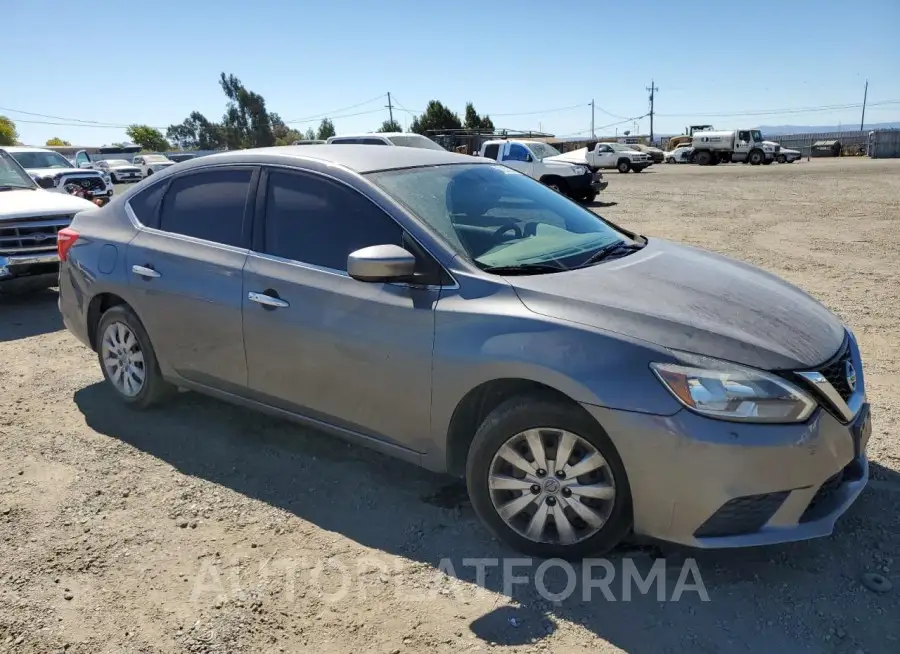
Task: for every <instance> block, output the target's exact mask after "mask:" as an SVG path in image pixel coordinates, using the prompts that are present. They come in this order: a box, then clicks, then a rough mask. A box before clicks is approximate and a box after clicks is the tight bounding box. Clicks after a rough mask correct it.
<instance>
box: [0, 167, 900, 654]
mask: <svg viewBox="0 0 900 654" xmlns="http://www.w3.org/2000/svg"><path fill="white" fill-rule="evenodd" d="M607 177H608V178H609V180H610V187H609V188H608V189H607V190H606V191H605V192H604V193H603V194H602V196H601V198H600V199H601V200H602V202H598V206H597V209H596V210H597V211H598V212H600V213H602V214H603V215H606V216H608V217H610V218H612V219H613V220H615V221H619V222H621V223H622V224H623V225H626V226H628V227H631V228H634V229H636V230H638V231H639V232H641V233H643V234H646V235H649V236H651V237H653V236H658V237H665V238H670V239H677V240H681V241H687V242H690V243H693V244H697V245H700V246H703V247H707V248H710V249H713V250H717V251H719V252H722V253H725V254H728V255H731V256H734V257H738V258H741V259H744V260H746V261H749V262H751V263H754V264H757V265H760V266H762V267H764V268H767V269H768V270H770V271H772V272H774V273H777V274H778V275H781V276H783V277H785V278H787V279H789V280H790V281H792V282H795V283H797V284H798V285H800V286H801V287H803V288H805V289H806V290H808V291H810V292H811V293H812V294H814V295H815V296H817V297H818V298H820V299H821V300H822V301H823V302H824V303H825V304H826V305H828V306H829V307H830V308H831V309H833V310H834V311H836V312H837V313H838V314H839V315H840V316H841V317H842V318H843V319H844V320H845V321H846V322H847V323H848V324H849V325H850V326H851V327H852V328H853V329H854V330H855V332H856V334H857V336H858V338H859V341H860V345H861V348H862V352H863V357H864V361H865V362H866V369H865V373H866V380H867V386H868V389H869V395H870V400H871V402H872V405H873V410H874V417H875V429H874V432H873V437H872V441H871V444H870V447H869V452H870V458H871V460H872V481H871V483H870V485H869V487H868V488H867V489H866V490H865V491H864V493H863V494H862V495H861V497H860V498H859V500H858V502H857V503H856V504H855V505H854V506H853V507H852V508H851V509H850V511H849V512H848V513H847V514H846V515H845V516H844V517H843V518H842V520H841V521H840V522H839V523H838V528H837V530H836V532H835V534H834V535H833V536H832V537H830V538H825V539H821V540H817V541H813V542H808V543H801V544H793V545H787V546H778V547H768V548H762V549H756V550H732V551H721V552H694V551H688V550H678V549H674V548H665V549H662V550H660V549H656V548H648V547H642V548H634V547H631V548H623V549H622V550H621V551H619V552H616V553H614V554H613V555H611V556H609V557H608V563H609V565H610V567H611V568H612V569H613V571H614V573H616V574H617V576H616V578H615V581H614V582H613V583H612V584H611V590H612V597H613V599H614V600H615V601H610V599H609V598H607V597H606V596H605V595H604V593H602V592H600V591H598V590H596V589H593V590H592V588H591V587H590V584H584V583H583V581H582V574H583V573H584V571H585V570H584V568H585V566H581V565H579V566H576V567H575V568H574V571H575V575H576V577H575V592H574V593H572V594H570V595H568V596H567V597H565V593H563V592H561V590H560V589H562V588H563V587H564V586H565V585H566V583H567V581H568V579H567V577H566V573H565V570H564V569H563V568H561V567H559V566H555V567H552V568H550V569H549V571H547V572H546V575H544V574H543V569H542V568H539V566H538V564H539V562H538V561H534V562H531V564H530V565H527V562H523V561H516V559H515V557H516V556H517V555H516V554H515V553H514V552H512V551H509V550H508V549H506V548H504V547H502V546H500V545H499V544H497V543H496V542H494V541H493V540H492V539H491V538H490V537H489V536H488V535H487V533H486V531H485V530H484V529H482V528H481V526H480V525H479V523H478V522H477V520H476V519H475V517H474V515H473V513H472V510H471V508H470V507H469V506H468V504H467V503H466V501H465V499H464V492H463V491H462V489H461V487H460V485H459V484H458V483H457V482H454V481H453V480H449V479H447V478H443V477H438V476H435V475H432V474H430V473H427V472H424V471H420V470H418V469H416V468H414V467H412V466H409V465H406V464H403V463H399V462H396V461H393V460H389V459H387V458H385V457H382V456H380V455H376V454H373V453H371V452H368V451H364V450H359V449H355V448H351V447H349V446H347V445H344V444H342V443H341V442H339V441H336V440H334V439H332V438H330V437H328V436H324V435H322V434H318V433H315V432H311V431H308V430H304V429H303V428H300V427H297V426H295V425H292V424H287V423H284V422H280V421H277V420H274V419H269V418H266V417H261V416H259V415H256V414H254V413H250V412H248V411H245V410H242V409H237V408H233V407H230V406H227V405H224V404H221V403H219V402H216V401H213V400H209V399H206V398H203V397H199V396H197V395H194V394H189V393H184V394H181V395H180V396H179V397H178V398H177V399H176V400H175V401H174V402H173V403H172V404H171V405H170V406H168V407H166V408H165V409H162V410H158V411H154V412H151V413H146V414H141V413H134V412H131V411H129V410H126V409H124V408H122V407H121V406H120V405H119V404H117V403H116V401H115V400H114V398H113V397H112V395H111V393H110V392H108V391H107V389H106V388H105V387H104V386H103V385H102V384H101V374H100V371H99V368H98V365H97V362H96V360H95V357H94V355H93V354H92V353H91V352H89V351H87V350H86V349H85V348H84V347H82V346H81V345H80V344H79V343H78V342H77V341H76V340H75V339H74V338H73V337H72V336H70V335H69V334H68V333H67V332H66V331H65V330H64V329H63V326H62V324H61V322H60V318H59V315H58V313H57V308H56V295H55V292H53V291H48V292H45V293H40V294H37V295H34V296H31V297H28V298H21V299H17V300H8V299H7V300H0V398H2V405H0V407H2V408H0V652H17V653H18V652H41V653H44V652H54V651H59V652H63V651H64V652H67V653H78V654H99V653H110V654H112V653H117V654H118V653H122V652H147V653H150V652H316V653H323V654H327V653H331V652H376V653H385V654H387V653H395V652H396V653H407V652H410V653H412V652H476V651H482V652H486V651H498V652H546V651H552V652H566V653H569V652H571V653H573V654H578V653H584V654H587V653H588V652H594V653H595V652H601V653H607V652H620V651H624V652H630V653H634V654H657V653H660V652H673V653H680V652H684V653H688V652H690V653H698V652H708V653H721V652H828V653H832V652H833V653H843V652H848V653H855V652H865V653H867V654H871V653H880V652H884V653H894V654H896V653H897V652H900V573H898V571H900V512H898V506H900V444H898V435H900V347H898V344H900V244H898V243H900V239H898V229H900V161H871V160H867V159H866V160H861V159H852V160H847V159H845V160H828V161H814V162H805V161H804V162H800V163H796V164H792V165H774V166H768V167H751V166H743V165H727V166H718V167H714V168H698V167H695V166H667V165H657V166H654V167H652V168H651V169H649V170H648V171H645V172H644V173H642V174H640V175H638V174H628V175H620V174H618V173H616V172H611V173H609V174H608V175H607ZM658 556H665V557H666V558H665V564H666V571H665V575H664V576H662V577H661V579H662V580H663V581H665V582H667V585H666V587H665V590H664V592H663V593H662V599H663V600H664V601H660V598H659V596H658V595H657V592H659V590H660V589H659V587H658V586H657V587H655V588H654V589H653V591H652V592H651V593H649V594H646V595H644V594H640V593H639V592H637V591H636V590H635V591H633V592H632V595H631V599H630V601H624V592H625V591H624V590H623V588H622V587H621V586H620V581H619V578H620V577H621V578H623V579H624V578H626V577H625V576H624V575H625V572H624V571H625V570H626V569H627V567H628V566H629V565H633V566H634V569H636V570H638V572H639V573H641V574H642V575H646V574H647V573H648V572H649V570H650V566H651V564H654V559H655V558H656V557H658ZM485 558H487V559H495V561H494V562H483V564H484V565H486V566H487V567H486V568H481V570H482V571H484V570H486V573H485V574H484V575H483V578H481V577H480V576H479V574H478V570H479V568H477V567H476V566H475V564H474V563H473V562H472V561H470V560H469V559H485ZM691 559H693V560H694V561H695V563H696V569H697V570H698V571H699V574H700V575H701V576H702V585H703V588H704V589H705V591H706V593H707V597H708V600H709V601H703V600H704V598H703V594H702V593H700V592H696V587H695V590H694V591H691V590H685V592H684V593H683V594H682V595H681V597H680V599H679V601H672V600H674V599H678V598H677V597H674V596H675V595H677V593H676V592H675V590H676V588H677V581H678V579H679V574H681V572H680V571H681V570H682V568H681V566H682V564H684V563H685V562H686V561H690V560H691ZM467 561H468V563H467ZM510 562H512V563H510ZM504 564H506V565H507V566H509V567H508V570H509V571H510V572H511V574H512V575H520V576H522V577H524V578H525V580H526V581H525V582H524V583H512V582H511V579H510V578H511V575H509V574H507V575H504V574H503V570H504V567H503V566H504ZM588 572H591V574H593V575H594V577H592V578H596V570H594V571H591V570H588ZM865 573H878V574H880V575H882V576H883V577H884V578H885V579H887V580H889V581H890V582H892V588H891V589H888V590H886V592H877V591H875V590H870V589H869V588H868V587H866V586H865V585H864V584H863V582H862V578H863V575H864V574H865ZM658 581H659V580H658ZM693 581H694V582H696V581H697V578H696V577H694V578H693ZM504 582H506V583H504ZM660 585H661V584H660ZM542 589H546V590H548V591H550V592H553V593H559V594H560V596H561V597H562V599H558V600H557V601H554V600H553V599H552V597H548V593H547V592H544V591H542ZM882 590H884V589H882ZM588 592H590V593H591V599H590V601H585V596H586V595H587V593H588ZM892 616H893V617H892Z"/></svg>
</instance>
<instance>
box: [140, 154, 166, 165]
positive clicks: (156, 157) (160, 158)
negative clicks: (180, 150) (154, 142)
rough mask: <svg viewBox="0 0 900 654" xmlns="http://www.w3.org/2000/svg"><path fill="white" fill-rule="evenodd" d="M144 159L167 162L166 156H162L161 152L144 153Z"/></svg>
mask: <svg viewBox="0 0 900 654" xmlns="http://www.w3.org/2000/svg"><path fill="white" fill-rule="evenodd" d="M144 161H146V162H147V163H169V159H168V157H164V156H162V155H161V154H145V155H144Z"/></svg>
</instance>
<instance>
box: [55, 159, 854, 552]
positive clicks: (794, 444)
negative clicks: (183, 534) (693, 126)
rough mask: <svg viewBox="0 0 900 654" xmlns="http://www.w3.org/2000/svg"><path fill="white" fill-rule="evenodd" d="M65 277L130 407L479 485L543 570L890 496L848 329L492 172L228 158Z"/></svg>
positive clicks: (505, 530)
mask: <svg viewBox="0 0 900 654" xmlns="http://www.w3.org/2000/svg"><path fill="white" fill-rule="evenodd" d="M59 254H60V259H61V261H62V263H61V271H60V280H59V286H60V299H59V305H60V310H61V312H62V315H63V318H64V321H65V324H66V325H67V327H68V328H69V330H71V331H72V332H73V333H74V334H75V335H76V336H77V337H78V338H79V339H81V340H82V341H83V342H84V343H85V344H86V345H87V346H89V347H90V348H92V349H93V350H95V351H96V352H97V355H98V360H99V364H100V368H101V370H102V371H103V375H104V376H105V378H106V380H107V381H108V383H109V388H110V391H111V393H112V394H114V395H115V396H117V397H118V398H119V399H120V400H121V401H123V402H125V403H126V404H128V405H130V406H133V407H136V408H146V407H150V406H152V405H155V404H157V403H159V402H162V401H163V400H164V399H165V398H167V397H168V396H169V395H170V394H171V393H172V392H173V391H174V390H175V389H176V388H179V387H180V388H185V389H191V390H195V391H199V392H202V393H207V394H209V395H212V396H214V397H218V398H221V399H223V400H225V401H228V402H235V403H239V404H242V405H245V406H248V407H252V408H254V409H258V410H261V411H266V412H269V413H273V414H276V415H278V416H283V417H285V418H290V419H294V420H297V421H300V422H303V423H306V424H309V425H313V426H315V427H317V428H320V429H323V430H325V431H327V432H328V433H330V434H332V435H334V436H337V437H342V438H345V439H349V440H351V441H353V442H356V443H361V444H364V445H367V446H370V447H373V448H375V449H377V450H380V451H382V452H385V453H388V454H390V455H393V456H397V457H400V458H402V459H405V460H407V461H411V462H413V463H415V464H418V465H421V466H424V467H426V468H430V469H432V470H435V471H439V472H449V473H451V474H454V475H460V476H464V477H465V479H466V482H467V485H468V490H469V494H470V497H471V501H472V505H473V507H474V509H475V511H476V513H477V514H478V516H479V517H480V518H481V519H482V521H483V522H484V523H485V525H486V526H487V527H488V528H489V529H490V530H491V531H492V532H493V533H494V534H495V535H496V536H498V537H499V538H501V539H502V540H504V541H506V542H507V543H510V544H511V545H513V546H514V547H516V548H518V549H519V550H521V551H522V552H525V553H528V554H530V555H535V556H540V557H556V556H560V557H569V558H572V557H582V556H586V555H589V554H595V553H599V552H603V551H606V550H609V549H610V548H612V547H613V546H615V545H616V544H617V543H619V542H620V541H621V540H622V539H624V538H626V537H627V536H629V534H630V533H632V532H633V533H635V534H638V535H643V536H650V537H654V538H658V539H663V540H668V541H673V542H677V543H683V544H687V545H692V546H696V547H734V546H745V545H762V544H770V543H777V542H783V541H792V540H799V539H805V538H810V537H815V536H824V535H827V534H829V533H831V531H832V529H833V527H834V524H835V521H836V520H837V519H838V517H839V516H840V515H841V514H843V513H844V511H845V510H846V509H847V508H848V507H849V506H850V504H851V503H852V502H853V500H854V499H855V498H856V497H857V495H858V494H859V493H860V491H861V490H862V488H863V486H864V485H865V484H866V480H867V479H868V465H867V461H866V456H865V451H866V444H867V441H868V437H869V433H870V430H871V423H870V420H869V405H868V403H867V402H866V393H865V382H864V380H863V374H862V362H861V360H860V353H859V349H858V348H857V345H856V340H855V339H854V336H853V334H852V333H851V332H850V331H849V330H848V329H847V328H846V327H845V326H844V325H843V324H842V323H841V321H840V320H839V319H838V318H837V317H835V316H834V315H833V314H832V313H830V312H829V311H828V310H827V309H825V308H824V307H823V306H822V305H821V304H819V303H818V302H817V301H816V300H814V299H813V298H811V297H810V296H808V295H807V294H806V293H804V292H803V291H802V290H800V289H798V288H796V287H794V286H792V285H790V284H788V283H786V282H784V281H782V280H780V279H778V278H777V277H775V276H773V275H771V274H769V273H766V272H764V271H762V270H759V269H756V268H754V267H752V266H750V265H748V264H744V263H741V262H739V261H735V260H732V259H729V258H726V257H724V256H721V255H717V254H713V253H711V252H706V251H704V250H701V249H698V248H694V247H689V246H686V245H679V244H676V243H671V242H668V241H665V240H663V239H659V238H647V237H645V236H642V235H640V234H637V233H634V232H633V231H630V230H628V229H626V228H624V227H621V226H618V225H615V224H613V223H611V222H609V221H608V220H605V219H603V218H601V217H599V216H597V215H596V214H594V213H592V212H591V211H588V210H587V209H585V208H583V207H581V206H579V205H578V204H577V203H575V202H572V201H570V200H568V199H567V198H565V197H563V196H561V195H559V194H558V193H555V192H553V191H552V190H550V189H548V188H547V187H545V186H543V185H542V184H540V183H538V182H536V181H534V180H532V179H530V178H529V177H527V176H525V175H522V174H519V173H517V172H515V171H513V170H511V169H509V168H507V167H505V166H500V165H497V164H496V163H495V162H492V161H490V160H487V159H476V158H472V157H467V156H464V155H458V154H453V153H448V152H438V151H432V150H424V149H417V148H373V147H370V146H354V145H348V146H344V147H341V148H335V147H331V146H323V145H308V146H303V147H285V148H268V149H261V150H247V151H237V152H228V153H222V154H215V155H211V156H208V157H204V158H202V159H197V160H195V161H191V162H186V163H183V164H181V165H179V166H177V167H173V168H170V169H167V170H164V171H161V172H160V173H158V174H156V175H153V177H151V178H149V179H147V180H144V181H143V182H141V183H139V184H138V185H137V186H136V187H134V188H132V189H130V190H128V191H126V192H125V193H124V194H123V195H122V196H120V197H117V198H116V199H114V200H113V201H112V203H110V204H109V205H108V206H106V207H104V208H102V209H97V210H92V211H86V212H83V213H80V214H78V215H77V216H76V217H75V220H74V222H73V223H72V225H71V227H70V228H68V229H65V230H63V231H62V232H61V234H60V240H59ZM159 437H160V438H165V434H160V435H159ZM298 492H303V490H302V489H298Z"/></svg>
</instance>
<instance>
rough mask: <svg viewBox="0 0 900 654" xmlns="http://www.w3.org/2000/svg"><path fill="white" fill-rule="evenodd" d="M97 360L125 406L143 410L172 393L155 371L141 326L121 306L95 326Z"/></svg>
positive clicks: (159, 373)
mask: <svg viewBox="0 0 900 654" xmlns="http://www.w3.org/2000/svg"><path fill="white" fill-rule="evenodd" d="M97 356H98V358H99V359H100V369H101V370H102V371H103V377H104V378H105V379H106V381H107V382H108V383H109V385H110V386H111V387H112V389H113V390H114V391H115V393H116V395H117V396H118V397H119V399H120V400H122V401H123V402H124V403H125V404H127V405H129V406H132V407H135V408H138V409H146V408H149V407H151V406H153V405H155V404H158V403H160V402H161V401H162V400H164V399H166V398H167V397H168V396H169V395H171V394H172V393H173V392H174V390H175V389H174V388H173V387H172V386H171V385H170V384H169V383H168V382H166V381H165V380H164V379H163V377H162V373H161V372H160V370H159V363H158V362H157V359H156V352H155V351H154V350H153V345H152V344H151V343H150V337H149V336H148V335H147V332H146V330H145V329H144V325H143V324H141V321H140V320H139V319H138V317H137V316H136V315H135V314H134V312H133V311H132V310H131V309H130V308H129V307H127V306H125V305H117V306H114V307H113V308H111V309H110V310H108V311H107V312H106V313H104V314H103V316H102V317H101V318H100V322H99V324H98V325H97Z"/></svg>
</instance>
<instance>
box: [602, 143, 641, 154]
mask: <svg viewBox="0 0 900 654" xmlns="http://www.w3.org/2000/svg"><path fill="white" fill-rule="evenodd" d="M607 145H608V146H609V147H611V148H612V149H613V150H615V151H616V152H629V151H630V152H634V146H633V145H623V144H622V143H607Z"/></svg>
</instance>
